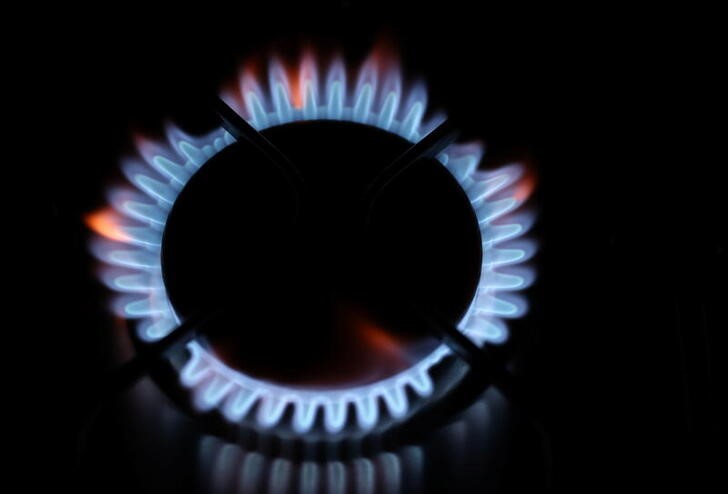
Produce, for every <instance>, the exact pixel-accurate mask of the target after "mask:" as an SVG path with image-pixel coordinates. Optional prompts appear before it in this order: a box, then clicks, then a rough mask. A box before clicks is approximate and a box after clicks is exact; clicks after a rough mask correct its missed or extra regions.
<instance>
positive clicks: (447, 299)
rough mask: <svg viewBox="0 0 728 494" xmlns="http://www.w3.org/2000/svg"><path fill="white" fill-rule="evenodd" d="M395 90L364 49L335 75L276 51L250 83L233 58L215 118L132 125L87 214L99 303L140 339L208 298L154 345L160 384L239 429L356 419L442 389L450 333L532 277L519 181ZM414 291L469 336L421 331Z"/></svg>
mask: <svg viewBox="0 0 728 494" xmlns="http://www.w3.org/2000/svg"><path fill="white" fill-rule="evenodd" d="M403 87H404V84H403V82H402V77H401V74H400V69H399V67H398V66H397V64H396V63H394V61H393V60H390V59H387V58H386V57H383V56H382V55H381V54H378V53H375V54H373V55H372V56H370V57H369V58H368V59H367V60H366V61H365V63H364V64H363V66H362V67H361V69H360V70H359V72H358V76H357V77H356V80H355V81H354V82H353V84H352V83H350V82H349V81H348V80H347V68H346V66H345V64H344V62H343V60H341V59H338V58H337V59H335V60H334V61H333V62H332V63H331V64H330V65H329V67H328V68H327V69H326V70H325V71H324V72H322V73H319V65H318V64H317V62H316V60H315V59H314V57H313V56H312V55H310V54H308V55H306V56H304V57H303V59H302V61H301V62H300V64H299V67H298V70H297V72H295V73H292V72H290V71H287V70H286V68H285V67H284V65H283V64H282V63H280V62H279V61H277V60H275V59H274V60H272V61H271V62H270V64H269V73H268V81H267V83H265V82H263V81H262V80H261V79H260V78H258V77H257V76H256V74H255V73H254V72H253V71H251V70H244V71H243V72H242V75H241V76H240V80H239V84H238V88H237V89H236V90H235V91H232V92H226V93H225V94H224V95H223V100H224V101H225V105H227V106H225V105H223V106H221V107H220V109H219V112H220V114H221V116H222V119H223V122H224V128H220V129H218V130H215V131H213V132H211V133H209V134H208V135H206V136H204V137H191V136H188V135H186V134H184V133H183V132H182V131H180V130H179V129H177V128H175V127H169V128H168V129H167V141H168V142H167V143H164V142H158V141H152V140H146V139H139V140H138V143H137V144H138V149H139V154H140V158H134V159H130V160H128V161H126V162H124V163H123V165H122V170H123V171H124V173H125V175H126V177H127V178H128V180H129V181H130V182H131V184H132V186H128V185H126V186H121V187H117V188H114V189H113V190H111V191H110V194H109V197H110V199H109V200H110V205H111V206H110V207H109V208H106V209H104V210H102V211H99V212H97V213H94V214H92V215H90V216H89V218H88V223H89V225H90V227H91V228H92V229H93V230H94V231H95V232H96V234H97V235H96V237H95V239H94V241H93V244H92V246H93V249H92V250H93V252H94V254H95V255H96V256H97V257H98V258H99V259H100V260H101V261H102V263H103V266H104V269H103V275H102V279H103V281H104V282H105V283H106V285H107V286H108V287H109V288H111V289H112V290H114V291H115V292H118V293H119V295H118V297H116V299H115V301H114V304H113V307H114V311H115V312H116V313H117V314H118V315H119V316H121V317H124V318H127V319H135V320H136V321H137V329H136V335H137V337H138V344H139V347H140V349H141V350H142V351H143V350H144V349H145V348H154V347H155V342H156V343H159V342H160V341H162V342H166V341H168V340H169V339H170V338H172V337H174V336H175V334H176V333H178V332H180V329H177V330H176V328H179V327H180V326H182V327H186V326H185V324H186V325H187V326H193V323H190V321H194V322H195V323H198V322H199V319H198V317H199V314H200V313H204V312H205V311H209V310H210V309H211V308H212V307H215V308H216V309H220V312H221V314H220V313H217V315H216V317H215V318H214V319H213V320H205V324H204V326H205V327H204V330H203V331H201V333H202V334H199V335H196V336H194V337H193V338H191V339H189V341H187V342H186V343H185V345H184V349H183V350H181V351H173V352H171V353H170V355H169V362H170V364H171V367H172V369H173V375H174V376H175V380H178V383H179V384H177V383H174V382H173V383H169V382H164V379H161V378H160V379H159V382H160V386H161V387H162V388H163V389H166V390H168V391H169V392H170V393H172V394H179V390H178V389H175V390H173V391H172V388H177V387H178V386H179V385H180V384H181V387H182V390H183V391H184V392H185V393H187V394H188V395H189V396H190V397H191V400H190V402H191V404H192V407H193V408H194V409H195V410H196V411H197V412H211V413H218V414H220V415H221V416H222V417H224V419H225V420H226V421H228V422H230V423H232V424H236V425H237V426H240V427H241V428H243V429H250V430H255V431H258V432H262V433H270V434H274V435H278V436H288V437H290V436H294V437H295V436H311V437H314V436H315V437H323V438H332V437H349V436H351V437H354V436H361V435H363V434H370V433H373V432H374V431H384V430H387V429H388V428H389V427H391V426H392V425H393V424H401V423H403V422H405V421H407V420H409V419H410V418H411V417H413V416H415V415H416V414H417V413H418V411H419V410H421V409H422V408H423V407H424V406H425V405H426V404H428V403H429V402H431V401H432V400H434V399H439V398H441V397H442V396H443V395H444V394H445V393H447V392H449V391H450V390H452V389H454V387H456V386H457V384H458V383H459V382H460V381H461V379H462V378H463V376H464V373H465V371H464V370H463V367H462V366H457V365H452V360H453V359H450V358H448V357H449V356H450V355H451V354H452V351H453V350H452V349H451V348H455V349H456V350H457V349H458V348H462V347H466V351H470V352H472V350H467V348H469V347H468V345H469V344H472V343H474V344H476V345H478V346H483V345H485V344H486V343H492V344H499V343H502V342H504V341H505V340H506V339H507V336H508V328H507V324H506V320H507V319H509V318H517V317H520V316H522V315H523V314H524V313H525V312H526V303H525V301H524V299H523V298H522V297H520V296H519V295H518V293H517V292H519V291H520V290H522V289H524V288H526V287H527V286H528V285H529V284H530V282H531V281H532V279H533V272H532V270H531V269H530V268H529V267H528V266H526V265H525V264H524V263H525V262H526V261H527V260H528V259H529V257H530V256H531V255H532V253H533V252H534V250H535V245H534V243H533V242H531V241H529V240H527V239H525V238H524V235H525V233H526V232H527V231H528V229H529V226H530V224H531V220H532V217H531V215H530V214H529V213H527V212H525V211H522V210H521V209H520V206H521V205H522V204H523V203H524V202H525V201H526V200H527V199H528V196H529V195H530V192H531V189H532V186H533V182H532V180H531V179H530V178H529V176H528V175H526V174H524V169H523V168H522V167H521V166H519V165H516V164H514V165H510V166H505V167H503V168H500V169H497V170H490V171H481V170H479V169H478V164H479V162H480V159H481V156H482V153H483V148H482V146H481V145H480V144H477V143H466V144H462V143H452V141H451V139H450V138H451V137H452V134H451V133H450V132H449V131H448V129H447V128H446V126H444V125H443V122H444V117H442V116H436V117H433V118H430V119H426V118H425V115H426V113H427V112H426V106H427V94H426V91H425V89H424V86H422V85H421V84H415V85H413V86H411V87H410V88H409V89H408V90H405V89H403ZM273 143H274V144H273ZM413 144H414V146H413ZM398 156H399V157H400V158H398V159H395V158H397V157H398ZM393 160H394V161H393ZM415 165H416V166H415ZM361 198H364V199H365V200H362V199H361ZM367 198H368V199H367ZM362 205H364V206H362ZM403 307H404V308H406V310H401V308H403ZM410 308H411V309H412V310H410ZM422 308H425V309H426V310H424V312H426V313H432V314H436V315H437V317H436V319H439V320H442V321H446V324H452V325H453V327H456V328H457V330H459V331H460V332H461V333H462V334H463V335H465V336H466V337H467V339H468V340H469V341H468V340H466V341H465V342H462V341H461V342H460V343H459V344H457V343H456V344H452V342H450V343H448V344H443V343H439V342H437V340H435V339H432V338H431V333H430V332H428V330H426V329H424V326H426V325H427V324H426V323H425V322H423V320H422V318H418V317H416V316H417V314H418V313H419V312H421V309H422ZM402 312H404V313H405V314H404V315H402ZM409 312H413V313H414V316H413V317H410V315H408V314H407V313H409ZM192 329H196V328H192ZM190 334H191V335H193V334H194V333H193V332H192V331H191V332H190ZM451 339H452V335H451ZM455 339H457V338H455ZM469 342H472V343H469ZM281 362H282V363H281ZM332 369H333V371H332Z"/></svg>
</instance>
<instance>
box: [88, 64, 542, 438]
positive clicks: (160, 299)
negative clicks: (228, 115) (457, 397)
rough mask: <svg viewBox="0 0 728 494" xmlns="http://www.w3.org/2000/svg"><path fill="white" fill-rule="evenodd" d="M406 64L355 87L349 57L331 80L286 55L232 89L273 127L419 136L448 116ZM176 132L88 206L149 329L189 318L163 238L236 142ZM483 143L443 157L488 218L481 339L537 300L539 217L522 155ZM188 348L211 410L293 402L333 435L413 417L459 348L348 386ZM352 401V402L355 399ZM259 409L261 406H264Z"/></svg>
mask: <svg viewBox="0 0 728 494" xmlns="http://www.w3.org/2000/svg"><path fill="white" fill-rule="evenodd" d="M402 87H403V85H402V78H401V75H400V70H399V68H398V67H397V65H396V64H394V63H385V62H384V61H383V57H381V56H379V55H377V54H376V53H375V54H373V55H372V56H370V57H369V58H368V59H367V60H366V61H365V63H364V64H363V66H362V67H361V69H360V70H359V73H358V77H357V80H356V82H355V84H353V85H352V86H347V76H346V68H345V65H344V62H343V61H342V60H341V59H340V58H337V59H335V60H334V61H333V63H332V64H331V65H330V66H329V68H328V70H327V71H326V72H325V80H320V78H319V72H318V68H317V63H316V60H315V59H314V57H313V56H312V55H311V54H306V55H305V56H304V57H303V58H302V60H301V62H300V65H299V70H298V73H297V74H296V73H293V74H292V75H290V76H289V72H287V71H286V70H285V67H284V66H283V64H281V63H280V62H279V61H277V60H275V59H274V60H272V61H271V62H270V64H269V77H268V86H267V88H265V89H264V85H263V84H262V83H261V81H260V80H259V79H258V78H257V77H256V76H255V74H254V73H253V71H251V70H244V71H243V72H242V74H241V76H240V78H239V84H238V87H237V88H236V90H234V91H231V92H228V93H225V94H224V95H223V97H224V99H225V100H226V101H227V103H228V104H229V105H230V106H231V107H232V108H233V109H235V110H236V111H237V112H238V113H239V114H240V115H241V116H243V118H245V119H246V120H247V121H248V122H249V123H250V124H251V125H252V126H253V127H255V128H256V129H259V130H262V129H266V128H268V127H273V126H276V125H282V124H286V123H289V122H295V121H300V120H318V119H327V120H346V121H352V122H358V123H362V124H367V125H373V126H376V127H379V128H381V129H383V130H386V131H388V132H392V133H394V134H397V135H399V136H401V137H403V138H405V139H407V140H408V141H410V142H413V143H414V142H417V141H418V140H419V139H421V138H422V137H423V136H424V135H426V134H427V133H428V132H429V131H430V130H432V129H433V128H434V127H436V126H437V124H438V123H439V122H440V121H441V119H442V117H434V118H431V119H429V120H424V116H425V113H426V105H427V93H426V91H425V89H424V86H423V85H421V84H415V85H414V86H412V87H411V88H410V89H409V90H408V91H405V90H403V88H402ZM167 140H168V143H162V142H155V141H150V140H146V139H142V138H138V139H137V147H138V149H139V154H140V158H141V159H139V157H138V158H135V159H131V160H127V161H125V162H124V163H123V164H122V170H123V171H124V173H125V175H126V177H127V178H128V180H129V181H130V182H131V184H133V187H132V186H128V185H126V186H121V187H118V188H114V189H112V190H110V191H109V201H110V204H111V207H110V208H106V209H103V210H101V211H99V212H96V213H93V214H91V215H89V216H88V218H87V223H88V225H89V226H90V227H91V228H92V229H93V230H94V231H95V232H96V233H97V234H98V235H97V236H96V237H95V238H94V240H93V242H92V252H93V253H94V254H95V255H96V256H97V257H98V258H99V259H100V260H101V261H102V263H103V266H104V269H103V270H102V280H103V281H104V282H105V283H106V285H107V286H109V287H110V288H111V289H112V290H114V291H115V292H119V296H118V297H116V299H115V301H114V306H113V309H114V311H115V312H116V313H117V314H119V315H121V316H123V317H124V318H129V319H138V325H137V331H138V335H139V337H140V338H141V340H143V341H146V342H152V341H156V340H159V339H160V338H163V337H164V336H165V335H167V334H168V333H169V332H170V331H172V330H173V329H174V328H175V327H176V326H177V325H178V324H179V319H178V317H177V315H176V314H175V312H174V309H173V308H172V306H171V304H170V302H169V299H168V297H167V295H166V291H165V287H164V283H163V281H162V274H161V243H162V233H163V230H164V226H165V222H166V219H167V215H168V214H169V211H170V209H171V207H172V205H173V204H174V202H175V200H176V198H177V196H178V195H179V193H180V191H181V190H182V188H183V187H184V186H185V184H186V183H187V181H188V180H189V179H190V177H191V176H192V175H193V174H194V173H195V172H196V171H197V170H198V169H199V168H200V167H201V166H203V165H204V163H205V162H206V161H207V160H209V159H210V158H211V157H212V156H214V155H215V154H216V153H218V152H219V151H221V150H222V149H223V148H225V147H226V146H228V145H229V144H232V143H233V142H235V140H234V139H233V137H232V136H231V135H230V134H229V133H228V132H226V131H225V130H223V129H218V130H216V131H214V132H211V133H210V134H208V135H206V136H204V137H200V138H194V137H190V136H188V135H185V134H184V133H183V132H181V131H180V130H179V129H177V128H175V127H171V126H170V127H168V129H167ZM482 153H483V148H482V146H481V145H480V144H478V143H470V144H453V145H450V146H449V147H448V148H446V149H445V150H444V151H443V152H442V153H441V154H440V155H439V156H438V157H437V158H438V160H439V161H440V162H441V163H442V165H443V166H445V167H446V168H447V170H449V171H450V172H451V173H452V175H453V176H454V177H455V178H456V179H457V181H458V182H459V183H460V185H461V186H462V188H463V190H464V191H465V193H466V194H467V196H468V198H469V199H470V201H471V203H472V206H473V209H474V211H475V213H476V215H477V218H478V222H479V224H480V229H481V235H482V241H483V259H484V263H483V266H482V269H481V276H480V282H479V286H478V289H477V292H476V295H475V297H474V298H473V301H472V303H471V305H470V308H469V310H468V311H467V313H466V315H465V316H464V317H463V318H462V320H461V321H460V322H459V324H458V328H459V329H460V330H461V331H463V332H464V333H465V334H466V335H467V336H468V337H470V338H471V339H472V340H473V341H474V342H476V343H477V344H479V345H482V344H484V343H485V342H490V343H500V342H503V341H505V339H506V338H507V334H508V333H507V327H506V322H505V320H506V319H508V318H514V317H519V316H521V315H523V314H524V313H525V311H526V304H525V301H524V299H523V298H521V297H519V296H518V295H517V294H516V293H515V292H517V291H519V290H521V289H523V288H525V287H527V286H528V285H529V284H530V283H531V281H532V280H533V277H534V276H533V271H532V270H531V269H530V268H529V267H528V266H525V265H524V264H523V263H524V262H525V261H527V260H528V258H529V257H530V256H531V254H532V253H533V252H534V250H535V244H534V243H533V242H531V241H529V240H527V239H524V238H523V235H524V233H526V232H527V230H528V228H529V226H530V224H531V220H532V218H531V216H530V215H529V214H528V213H526V212H523V211H518V209H519V206H520V205H521V204H522V203H523V202H524V201H525V200H526V199H527V198H528V196H529V195H530V192H531V189H532V187H533V183H532V180H530V179H529V178H528V177H527V176H526V177H524V173H523V168H522V167H521V166H520V165H516V164H514V165H508V166H505V167H502V168H500V169H498V170H494V171H487V172H485V171H480V170H478V164H479V162H480V159H481V156H482ZM187 349H188V351H189V358H188V360H187V362H186V363H185V364H184V365H183V366H182V368H181V372H180V380H181V383H182V385H183V386H184V387H186V388H189V390H190V391H191V392H192V395H193V397H194V398H193V402H194V405H195V407H196V408H197V409H198V410H200V411H207V410H211V409H217V410H219V411H220V412H221V413H222V414H223V415H224V416H225V417H226V418H227V419H228V420H230V421H231V422H240V421H244V420H250V421H252V422H253V423H254V424H257V425H258V426H261V427H265V428H268V427H272V426H275V425H278V424H280V423H281V421H282V420H283V417H284V416H285V414H284V412H285V410H286V409H287V407H288V406H289V405H292V406H293V409H294V413H293V414H292V419H291V423H290V424H288V425H290V426H291V427H292V428H293V430H294V431H295V432H297V433H306V432H309V431H310V430H311V429H312V428H313V427H314V424H315V423H316V422H317V416H319V415H322V417H323V426H324V430H325V431H326V432H328V433H331V434H334V433H338V432H340V431H341V430H342V429H343V428H344V427H345V425H346V424H347V423H348V422H349V418H350V414H351V412H350V411H349V410H350V409H353V410H354V412H353V417H351V418H355V420H352V421H351V422H353V423H354V424H355V427H358V428H359V429H360V430H363V431H366V430H370V429H372V428H373V427H375V426H376V425H377V424H378V423H379V422H380V421H381V420H382V419H384V417H382V413H381V412H380V407H379V402H380V400H382V401H383V403H384V405H385V406H384V407H383V410H385V411H386V413H388V415H389V418H391V419H395V420H398V419H403V418H404V417H406V416H407V415H408V412H409V411H410V410H411V406H410V405H411V404H410V403H408V394H407V388H410V389H411V390H412V391H414V393H415V396H419V397H421V398H426V397H428V396H430V395H431V394H432V393H433V392H434V391H435V388H436V384H435V383H434V381H433V378H432V377H431V376H430V370H431V369H432V368H433V367H434V366H435V365H436V364H437V363H438V362H440V361H441V360H442V359H443V357H445V356H446V355H448V354H449V353H450V350H449V349H448V348H447V347H446V346H444V345H441V346H439V347H438V348H437V349H436V350H434V351H433V352H432V353H431V354H429V355H428V356H427V357H425V358H424V359H422V360H421V361H419V362H418V363H416V364H415V365H413V366H411V367H410V368H408V369H406V370H405V371H402V372H400V373H399V374H396V375H393V376H391V377H389V378H386V379H383V380H380V381H377V382H374V383H371V384H367V385H364V386H358V387H353V388H349V389H345V390H331V389H300V388H294V387H287V386H281V385H277V384H273V383H270V382H266V381H263V380H260V379H256V378H253V377H250V376H247V375H245V374H243V373H241V372H239V371H237V370H234V369H232V368H230V367H228V366H227V365H226V364H224V363H223V362H222V361H221V360H220V359H218V358H217V357H216V356H215V355H214V354H213V353H212V352H211V351H210V350H209V349H207V348H205V347H203V346H202V345H201V344H200V343H199V342H197V341H194V340H193V341H192V342H190V343H188V345H187ZM352 405H353V406H352ZM253 414H254V416H251V415H253Z"/></svg>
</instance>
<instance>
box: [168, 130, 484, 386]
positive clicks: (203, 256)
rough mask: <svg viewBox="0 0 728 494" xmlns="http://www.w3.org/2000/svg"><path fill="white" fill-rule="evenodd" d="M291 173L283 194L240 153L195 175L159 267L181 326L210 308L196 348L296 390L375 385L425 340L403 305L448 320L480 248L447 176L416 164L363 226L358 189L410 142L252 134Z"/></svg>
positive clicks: (332, 134)
mask: <svg viewBox="0 0 728 494" xmlns="http://www.w3.org/2000/svg"><path fill="white" fill-rule="evenodd" d="M263 134H265V135H266V137H268V138H269V139H270V140H271V141H272V142H274V143H275V144H276V146H277V147H279V148H280V149H281V150H282V151H283V153H284V154H285V155H286V156H287V157H288V158H289V159H290V160H291V161H292V162H293V163H294V164H295V165H296V166H297V167H298V169H299V170H300V171H301V173H302V174H303V176H304V179H305V182H306V188H305V190H304V191H298V193H299V194H301V198H302V201H301V208H300V209H298V210H297V209H296V204H297V202H296V200H295V198H296V194H297V192H296V191H295V190H294V189H293V186H292V185H291V182H290V181H288V180H287V179H286V177H285V176H284V175H283V173H282V172H281V171H280V170H279V169H277V168H276V167H275V165H272V164H271V163H270V162H268V160H267V159H266V158H265V157H264V156H262V155H261V154H260V153H259V152H257V151H256V150H255V149H252V147H251V146H249V145H247V144H246V143H244V142H241V143H236V144H233V145H231V146H229V147H228V148H226V149H224V150H223V151H221V152H220V153H218V154H217V155H216V156H214V157H213V158H212V159H210V161H209V162H208V163H206V164H205V165H204V166H203V167H202V168H201V169H200V170H199V172H198V173H197V174H196V175H194V176H193V177H192V178H191V179H190V181H189V182H188V183H187V185H186V186H185V188H184V189H183V190H182V192H181V193H180V195H179V197H178V199H177V201H176V202H175V204H174V207H173V209H172V211H171V213H170V215H169V218H168V221H167V226H166V229H165V232H164V240H163V245H162V269H163V275H164V280H165V285H166V288H167V292H168V295H169V298H170V300H171V303H172V305H173V307H174V309H175V311H176V312H177V314H178V315H179V316H180V317H181V318H183V319H184V318H186V317H189V316H190V315H192V314H194V313H195V312H197V311H199V310H201V309H203V308H211V307H215V308H217V307H220V306H222V308H223V310H224V315H223V317H222V318H219V319H217V320H216V321H215V322H214V323H213V324H214V326H213V327H211V328H210V330H209V331H207V337H206V344H207V345H209V347H210V349H212V350H213V351H214V352H215V354H217V355H218V356H219V357H220V358H221V359H222V360H223V361H225V362H226V363H227V364H228V365H230V366H231V367H234V368H237V369H239V370H241V371H242V372H244V373H246V374H248V375H251V376H254V377H259V378H262V379H267V380H269V381H272V382H277V383H280V384H289V385H297V386H319V387H320V386H326V387H332V388H336V387H347V386H352V385H355V384H364V383H368V382H373V381H376V380H379V379H382V378H386V377H388V376H390V375H393V374H395V373H397V372H400V371H402V370H404V369H406V368H407V367H409V366H411V365H412V364H414V363H415V362H417V361H418V360H419V358H421V357H423V356H425V355H427V354H428V353H429V352H431V351H432V350H433V349H434V348H435V347H436V346H437V344H438V343H437V342H436V341H435V340H433V339H432V338H431V337H429V336H428V335H424V334H422V332H421V329H420V328H419V327H418V325H417V324H416V323H414V322H412V321H410V319H409V317H408V314H407V312H406V310H404V307H406V305H407V304H406V303H405V302H406V301H407V300H413V301H417V302H418V303H420V304H426V306H428V307H433V308H436V309H437V310H438V311H439V312H440V313H442V314H444V315H446V316H447V317H449V318H451V319H452V320H453V321H457V320H459V319H460V318H461V317H462V315H463V314H464V313H465V311H466V310H467V308H468V307H469V305H470V302H471V300H472V297H473V295H474V293H475V290H476V286H477V282H478V278H479V274H480V266H481V261H482V259H481V257H482V250H481V239H480V232H479V230H478V223H477V220H476V217H475V214H474V212H473V210H472V208H471V205H470V202H469V200H468V199H467V197H466V196H465V194H464V193H463V191H462V189H461V187H460V185H459V184H458V183H457V182H456V180H455V179H454V178H453V177H452V176H451V175H450V173H449V172H448V171H447V170H446V169H445V168H444V167H443V166H442V165H441V164H440V163H439V162H437V161H435V160H424V161H423V162H422V163H421V164H418V165H417V166H416V167H413V169H411V170H408V171H407V172H406V173H405V174H404V175H402V176H401V177H400V178H399V179H397V180H396V181H395V182H393V183H392V184H391V186H390V187H388V188H387V189H386V192H385V193H384V194H382V195H381V196H380V198H379V199H378V200H377V202H376V204H375V207H374V209H373V214H372V217H371V221H370V222H369V223H368V224H365V222H364V221H363V219H362V217H363V215H362V204H361V197H362V196H363V194H364V191H365V189H366V186H367V185H368V184H369V183H371V181H372V180H373V179H374V177H375V176H376V175H377V173H378V172H380V171H381V170H382V169H383V168H384V167H385V166H386V165H388V164H389V163H390V162H392V161H393V160H394V158H396V157H397V156H398V155H400V154H401V153H402V152H404V151H405V150H406V149H407V148H408V147H409V146H410V144H409V143H408V142H407V141H405V140H404V139H402V138H400V137H398V136H396V135H394V134H390V133H387V132H384V131H382V130H379V129H376V128H374V127H370V126H366V125H361V124H356V123H350V122H333V121H309V122H297V123H291V124H286V125H281V126H278V127H274V128H271V129H268V130H265V131H263Z"/></svg>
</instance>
